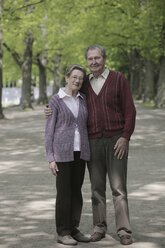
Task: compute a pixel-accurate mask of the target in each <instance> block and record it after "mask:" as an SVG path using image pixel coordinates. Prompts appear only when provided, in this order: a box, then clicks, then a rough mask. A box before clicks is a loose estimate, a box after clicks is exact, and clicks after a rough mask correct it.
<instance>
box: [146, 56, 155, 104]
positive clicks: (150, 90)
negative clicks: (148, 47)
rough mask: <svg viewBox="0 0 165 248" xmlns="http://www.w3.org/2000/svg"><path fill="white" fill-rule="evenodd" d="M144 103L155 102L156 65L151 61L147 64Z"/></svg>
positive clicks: (147, 60)
mask: <svg viewBox="0 0 165 248" xmlns="http://www.w3.org/2000/svg"><path fill="white" fill-rule="evenodd" d="M144 84H145V85H144V86H145V88H144V102H149V101H151V100H154V65H153V62H152V61H151V60H149V59H146V62H145V78H144Z"/></svg>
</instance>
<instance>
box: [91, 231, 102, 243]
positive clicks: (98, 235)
mask: <svg viewBox="0 0 165 248" xmlns="http://www.w3.org/2000/svg"><path fill="white" fill-rule="evenodd" d="M104 237H105V233H99V232H95V233H93V234H92V235H91V240H90V241H91V242H97V241H100V240H101V239H102V238H104Z"/></svg>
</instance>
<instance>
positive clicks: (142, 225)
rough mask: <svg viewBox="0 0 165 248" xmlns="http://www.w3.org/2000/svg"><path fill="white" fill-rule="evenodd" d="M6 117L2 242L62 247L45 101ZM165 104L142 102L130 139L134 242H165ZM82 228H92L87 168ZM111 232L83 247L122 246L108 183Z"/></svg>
mask: <svg viewBox="0 0 165 248" xmlns="http://www.w3.org/2000/svg"><path fill="white" fill-rule="evenodd" d="M5 115H6V117H7V119H6V120H1V121H0V248H58V247H59V248H60V247H61V248H62V247H66V246H63V245H60V244H57V243H56V232H55V225H54V203H55V193H56V192H55V178H54V177H53V176H52V175H51V173H50V170H49V169H48V165H47V162H46V160H45V150H44V125H45V118H44V114H43V107H35V110H33V111H26V112H23V111H20V110H19V108H18V107H17V108H16V107H12V108H8V109H6V110H5ZM164 165H165V110H148V109H146V108H142V107H140V106H137V122H136V130H135V132H134V135H133V136H132V139H131V142H130V153H129V168H128V193H129V208H130V217H131V224H132V229H133V238H134V243H133V244H132V245H130V246H129V247H130V248H163V247H165V246H164V244H165V211H164V209H165V207H164V205H165V204H164V203H165V183H164V181H165V180H164V178H165V176H164V175H165V174H164V171H165V167H164ZM83 197H84V207H83V213H82V218H81V226H80V229H81V230H82V231H83V232H84V233H87V234H90V233H91V232H92V212H91V200H90V182H89V177H88V172H87V171H86V176H85V181H84V185H83ZM107 222H108V233H107V235H106V238H105V239H103V240H102V241H100V242H97V243H88V244H80V243H79V244H78V245H77V248H81V247H91V248H99V247H101V248H109V247H112V248H119V247H122V246H121V245H120V243H119V241H118V237H117V236H116V233H115V232H116V230H115V222H114V209H113V203H112V197H111V192H110V189H109V185H108V184H107Z"/></svg>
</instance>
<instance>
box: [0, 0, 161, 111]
mask: <svg viewBox="0 0 165 248" xmlns="http://www.w3.org/2000/svg"><path fill="white" fill-rule="evenodd" d="M0 5H1V7H2V5H3V8H1V9H2V10H1V24H0V25H1V29H2V30H3V39H2V40H1V44H3V47H2V49H3V85H4V86H5V85H6V82H8V81H13V80H14V81H17V80H18V79H21V78H22V77H23V75H22V72H21V66H22V65H23V63H25V54H26V53H25V50H26V48H27V44H30V43H28V41H27V40H28V39H30V38H31V39H32V43H31V50H32V72H31V74H32V75H31V77H33V76H35V77H37V78H38V77H39V75H38V69H37V68H38V67H37V66H39V64H38V61H39V60H38V58H39V59H40V62H41V64H42V65H43V66H44V67H43V68H45V70H46V77H47V79H48V78H49V79H53V78H54V79H55V76H54V75H55V74H56V73H57V71H58V74H59V77H58V81H59V82H58V84H60V80H61V79H62V77H63V70H64V68H65V67H66V66H67V65H69V64H72V63H80V64H82V65H84V66H86V61H85V59H84V51H85V48H86V47H88V46H89V45H91V44H100V45H102V46H103V47H104V48H105V49H106V52H107V63H106V65H107V66H108V67H109V68H110V69H114V70H121V71H122V72H123V73H125V75H126V76H127V78H128V80H129V82H130V85H131V89H132V91H133V94H134V95H136V97H139V99H143V100H144V101H147V100H149V101H151V100H152V101H155V102H156V97H157V94H158V92H159V90H163V89H164V84H165V81H164V80H165V79H164V77H162V76H161V78H162V79H161V80H159V79H160V73H161V75H163V73H162V71H161V70H163V68H162V66H161V65H162V63H164V58H165V1H164V0H147V1H145V0H134V1H132V0H109V1H107V0H84V1H80V0H17V1H11V0H6V1H2V0H1V4H0ZM26 51H27V50H26ZM40 69H41V68H40ZM151 71H152V73H150V72H151ZM147 75H153V76H152V78H151V76H150V79H149V78H148V76H147ZM56 76H57V75H56ZM56 80H57V77H56ZM151 82H152V87H150V86H151ZM30 83H31V82H30ZM55 83H57V82H55ZM149 85H150V86H149ZM151 88H152V93H151V92H150V91H151V90H150V89H151ZM157 105H159V106H164V105H165V93H164V94H163V95H162V96H161V99H160V103H159V104H157Z"/></svg>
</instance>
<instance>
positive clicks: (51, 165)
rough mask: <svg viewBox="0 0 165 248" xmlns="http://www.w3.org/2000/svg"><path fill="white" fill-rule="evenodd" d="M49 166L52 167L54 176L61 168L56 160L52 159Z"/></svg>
mask: <svg viewBox="0 0 165 248" xmlns="http://www.w3.org/2000/svg"><path fill="white" fill-rule="evenodd" d="M49 168H50V169H51V171H52V174H53V175H54V176H57V174H58V171H59V170H58V166H57V164H56V162H55V161H52V162H50V163H49Z"/></svg>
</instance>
